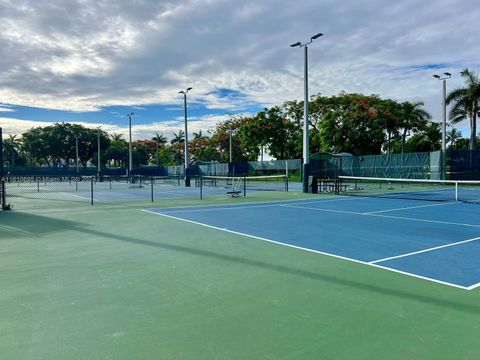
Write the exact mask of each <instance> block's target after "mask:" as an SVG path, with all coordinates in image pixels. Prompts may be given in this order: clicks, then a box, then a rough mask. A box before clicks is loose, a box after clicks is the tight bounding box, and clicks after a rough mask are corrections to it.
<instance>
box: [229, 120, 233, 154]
mask: <svg viewBox="0 0 480 360" xmlns="http://www.w3.org/2000/svg"><path fill="white" fill-rule="evenodd" d="M228 130H229V134H230V141H229V153H230V156H229V159H230V163H232V158H233V157H232V125H230V127H229V128H228Z"/></svg>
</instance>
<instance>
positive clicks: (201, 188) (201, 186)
mask: <svg viewBox="0 0 480 360" xmlns="http://www.w3.org/2000/svg"><path fill="white" fill-rule="evenodd" d="M200 200H203V177H202V175H200Z"/></svg>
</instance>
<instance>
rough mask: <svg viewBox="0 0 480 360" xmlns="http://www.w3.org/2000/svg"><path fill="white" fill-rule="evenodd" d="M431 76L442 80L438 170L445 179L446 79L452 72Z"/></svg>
mask: <svg viewBox="0 0 480 360" xmlns="http://www.w3.org/2000/svg"><path fill="white" fill-rule="evenodd" d="M433 77H434V78H435V79H437V80H441V81H442V157H441V164H442V168H441V170H440V172H441V174H440V176H441V178H442V179H445V170H446V169H445V168H446V166H445V160H446V159H445V156H446V154H445V151H446V150H447V100H446V99H447V79H450V78H451V77H452V74H450V73H449V72H444V73H443V76H440V75H438V74H435V75H433Z"/></svg>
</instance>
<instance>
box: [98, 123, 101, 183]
mask: <svg viewBox="0 0 480 360" xmlns="http://www.w3.org/2000/svg"><path fill="white" fill-rule="evenodd" d="M100 166H101V165H100V128H98V132H97V174H98V176H100V172H101V168H100Z"/></svg>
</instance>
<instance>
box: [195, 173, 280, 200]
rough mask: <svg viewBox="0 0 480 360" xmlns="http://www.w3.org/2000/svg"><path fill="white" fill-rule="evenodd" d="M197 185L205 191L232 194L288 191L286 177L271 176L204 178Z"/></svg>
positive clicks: (198, 180) (197, 181) (200, 178)
mask: <svg viewBox="0 0 480 360" xmlns="http://www.w3.org/2000/svg"><path fill="white" fill-rule="evenodd" d="M196 185H197V186H200V187H202V188H203V189H208V188H217V189H218V188H220V189H224V190H225V191H226V192H227V193H230V194H243V195H244V196H245V195H246V193H247V191H288V178H287V176H286V175H270V176H234V177H232V176H202V177H199V178H197V179H196Z"/></svg>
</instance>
